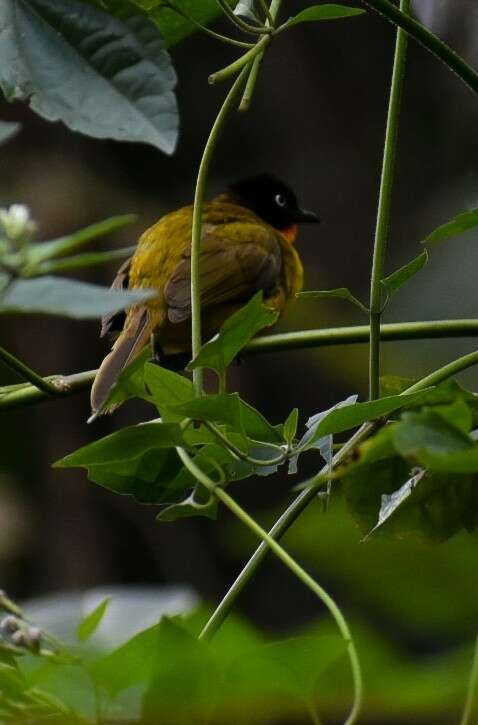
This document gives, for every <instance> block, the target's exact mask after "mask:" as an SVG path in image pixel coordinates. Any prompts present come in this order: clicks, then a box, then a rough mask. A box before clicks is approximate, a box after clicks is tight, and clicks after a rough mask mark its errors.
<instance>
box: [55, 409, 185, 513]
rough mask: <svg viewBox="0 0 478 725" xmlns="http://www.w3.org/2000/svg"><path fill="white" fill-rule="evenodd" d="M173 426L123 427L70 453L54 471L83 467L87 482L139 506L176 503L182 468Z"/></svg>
mask: <svg viewBox="0 0 478 725" xmlns="http://www.w3.org/2000/svg"><path fill="white" fill-rule="evenodd" d="M182 443H183V440H182V436H181V430H180V428H179V426H178V425H177V424H175V423H145V424H142V425H137V426H132V427H130V428H123V429H122V430H120V431H118V432H117V433H112V434H111V435H109V436H106V438H102V439H100V440H98V441H95V442H94V443H90V444H89V445H87V446H84V447H83V448H80V449H79V450H77V451H75V452H74V453H71V454H70V455H68V456H65V458H62V459H61V460H59V461H57V462H56V463H55V464H54V467H55V468H76V467H80V468H86V470H87V471H88V478H89V479H90V480H91V481H94V482H95V483H97V484H99V485H100V486H103V487H104V488H107V489H109V490H110V491H113V492H114V493H119V494H126V495H130V496H134V497H135V498H136V499H137V500H138V501H141V502H142V503H155V504H159V503H169V502H173V501H177V500H178V499H179V498H180V497H181V495H184V494H185V492H186V491H187V488H186V489H183V490H180V491H177V490H176V487H175V485H174V482H175V478H176V476H177V474H178V473H179V471H180V470H181V469H182V464H181V462H180V459H179V457H178V455H177V453H176V450H175V448H176V446H178V445H182Z"/></svg>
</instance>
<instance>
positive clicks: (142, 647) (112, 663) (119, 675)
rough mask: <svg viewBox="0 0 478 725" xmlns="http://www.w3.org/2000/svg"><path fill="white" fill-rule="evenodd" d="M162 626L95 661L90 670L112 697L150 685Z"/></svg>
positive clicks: (96, 681) (136, 636)
mask: <svg viewBox="0 0 478 725" xmlns="http://www.w3.org/2000/svg"><path fill="white" fill-rule="evenodd" d="M159 626H160V625H159V624H156V625H154V626H153V627H150V628H149V629H145V630H144V631H142V632H140V633H139V634H137V635H135V636H134V637H132V638H131V639H130V640H128V642H126V643H125V644H123V645H122V646H121V647H118V648H117V649H115V650H113V651H112V652H110V653H109V654H107V655H105V656H104V657H100V658H99V659H97V660H96V661H94V662H93V663H92V664H91V665H90V667H89V670H90V672H91V675H92V676H93V678H94V681H95V683H96V684H97V685H99V686H101V687H103V688H104V689H105V690H106V691H107V692H108V694H109V695H110V696H116V695H117V694H118V693H119V692H121V691H122V690H126V689H127V688H129V687H133V686H134V685H137V684H139V683H143V684H145V685H146V684H148V683H149V681H150V679H151V676H152V672H153V663H154V662H155V660H156V658H157V657H158V645H159Z"/></svg>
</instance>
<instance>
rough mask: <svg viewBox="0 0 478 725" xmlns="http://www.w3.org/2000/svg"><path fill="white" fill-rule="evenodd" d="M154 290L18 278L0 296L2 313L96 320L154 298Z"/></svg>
mask: <svg viewBox="0 0 478 725" xmlns="http://www.w3.org/2000/svg"><path fill="white" fill-rule="evenodd" d="M156 294H157V293H156V292H155V291H154V290H146V289H143V290H141V291H139V290H136V291H128V292H127V291H122V290H121V291H120V290H110V289H108V288H107V287H100V286H99V285H95V284H89V283H88V282H78V281H76V280H72V279H65V278H63V277H49V276H47V277H38V278H34V279H17V280H14V281H13V282H12V284H11V285H10V286H9V287H8V288H7V289H6V290H5V291H4V292H3V294H2V296H1V297H0V314H8V313H10V314H11V313H18V312H22V313H35V314H45V315H62V316H64V317H73V318H76V319H95V318H98V317H102V316H103V315H109V314H111V313H113V312H119V311H120V310H124V309H125V308H126V307H131V305H135V304H138V303H139V302H144V300H147V299H150V298H151V297H154V296H155V295H156Z"/></svg>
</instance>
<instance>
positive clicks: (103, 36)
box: [0, 0, 178, 154]
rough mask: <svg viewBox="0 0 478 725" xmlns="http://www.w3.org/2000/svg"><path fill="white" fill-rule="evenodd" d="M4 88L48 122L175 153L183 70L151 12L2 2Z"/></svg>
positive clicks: (62, 2)
mask: <svg viewBox="0 0 478 725" xmlns="http://www.w3.org/2000/svg"><path fill="white" fill-rule="evenodd" d="M0 35H1V36H2V38H3V43H2V46H1V55H0V60H1V63H0V86H1V88H2V89H3V92H4V94H5V96H6V98H7V100H9V101H25V100H28V101H29V103H30V107H31V108H32V109H33V110H34V111H35V112H36V113H38V114H39V115H40V116H42V117H43V118H46V119H47V120H49V121H59V120H61V121H63V123H65V124H66V125H67V126H68V127H69V128H70V129H72V130H73V131H80V132H81V133H85V134H87V135H89V136H93V137H94V138H113V139H116V140H120V141H136V142H141V143H149V144H152V145H153V146H155V147H156V148H158V149H160V150H161V151H164V152H165V153H167V154H171V153H173V151H174V149H175V146H176V140H177V134H178V112H177V105H176V99H175V96H174V93H173V89H174V86H175V84H176V75H175V72H174V69H173V67H172V65H171V61H170V58H169V55H168V54H167V52H166V51H165V50H164V49H163V46H162V41H161V38H160V36H159V34H158V32H157V30H156V29H155V28H154V26H153V25H152V24H151V23H150V22H149V21H148V19H147V18H146V17H145V16H144V14H142V13H140V12H139V11H135V12H134V13H128V17H126V18H125V19H124V20H120V19H117V18H113V17H111V16H110V15H108V14H107V13H105V12H103V11H102V10H100V9H99V8H96V7H93V6H91V5H88V4H84V3H81V2H78V1H77V0H55V2H54V3H52V2H51V1H50V0H3V2H2V4H1V6H0Z"/></svg>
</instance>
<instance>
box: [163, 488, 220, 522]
mask: <svg viewBox="0 0 478 725" xmlns="http://www.w3.org/2000/svg"><path fill="white" fill-rule="evenodd" d="M217 508H218V502H217V499H216V498H215V497H214V496H213V495H212V494H211V493H210V492H209V491H206V490H205V489H204V487H203V486H201V485H200V484H198V485H197V486H196V487H195V488H194V489H193V490H192V491H191V493H190V494H189V496H187V497H186V498H185V499H183V500H182V501H179V502H178V503H173V504H171V505H170V506H166V508H164V509H163V510H162V511H161V512H160V513H159V514H158V515H157V517H156V518H157V520H158V521H177V520H178V519H185V518H191V517H195V516H205V517H206V518H208V519H215V518H216V516H217Z"/></svg>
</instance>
